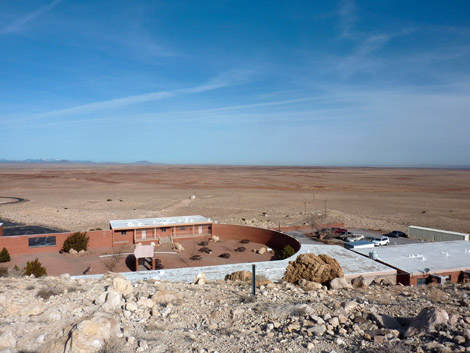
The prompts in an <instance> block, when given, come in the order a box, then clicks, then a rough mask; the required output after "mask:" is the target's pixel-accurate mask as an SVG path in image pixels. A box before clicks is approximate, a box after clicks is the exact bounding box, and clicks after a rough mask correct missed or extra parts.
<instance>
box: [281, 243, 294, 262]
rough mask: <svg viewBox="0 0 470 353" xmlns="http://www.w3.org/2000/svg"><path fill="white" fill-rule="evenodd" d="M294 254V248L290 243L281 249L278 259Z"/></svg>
mask: <svg viewBox="0 0 470 353" xmlns="http://www.w3.org/2000/svg"><path fill="white" fill-rule="evenodd" d="M294 254H295V250H294V248H293V247H292V246H290V245H286V246H285V247H284V249H282V251H281V255H280V256H279V259H280V260H284V259H287V258H288V257H291V256H292V255H294Z"/></svg>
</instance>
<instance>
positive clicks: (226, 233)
mask: <svg viewBox="0 0 470 353" xmlns="http://www.w3.org/2000/svg"><path fill="white" fill-rule="evenodd" d="M212 234H214V235H217V236H220V237H221V238H226V239H227V238H228V239H236V240H242V239H248V240H250V241H253V242H256V243H260V244H266V245H267V246H269V247H271V248H275V249H283V248H284V246H286V245H290V246H292V247H293V248H294V250H295V251H298V250H299V249H300V243H299V242H298V241H297V240H295V239H294V238H292V237H290V236H288V235H286V234H282V233H279V232H277V231H274V230H270V229H263V228H255V227H248V226H237V225H232V224H213V225H212Z"/></svg>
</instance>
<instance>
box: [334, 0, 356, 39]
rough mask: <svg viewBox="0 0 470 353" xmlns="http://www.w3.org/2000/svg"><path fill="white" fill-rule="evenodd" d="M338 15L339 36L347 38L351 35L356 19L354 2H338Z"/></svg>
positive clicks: (343, 0)
mask: <svg viewBox="0 0 470 353" xmlns="http://www.w3.org/2000/svg"><path fill="white" fill-rule="evenodd" d="M338 16H339V22H340V30H341V36H343V37H346V38H349V37H351V36H353V29H354V26H355V24H356V22H357V21H358V16H357V14H356V3H355V1H354V0H342V1H341V2H340V4H339V9H338Z"/></svg>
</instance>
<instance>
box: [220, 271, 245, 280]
mask: <svg viewBox="0 0 470 353" xmlns="http://www.w3.org/2000/svg"><path fill="white" fill-rule="evenodd" d="M251 277H252V274H251V272H248V271H236V272H233V273H231V274H229V275H226V276H225V280H226V281H244V282H250V281H251Z"/></svg>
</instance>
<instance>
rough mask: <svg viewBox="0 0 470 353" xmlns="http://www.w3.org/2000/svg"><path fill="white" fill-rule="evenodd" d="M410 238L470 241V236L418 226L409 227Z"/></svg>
mask: <svg viewBox="0 0 470 353" xmlns="http://www.w3.org/2000/svg"><path fill="white" fill-rule="evenodd" d="M408 237H410V238H413V239H421V240H425V241H452V240H466V241H469V240H470V234H468V233H459V232H451V231H449V230H441V229H433V228H426V227H418V226H409V227H408Z"/></svg>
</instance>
